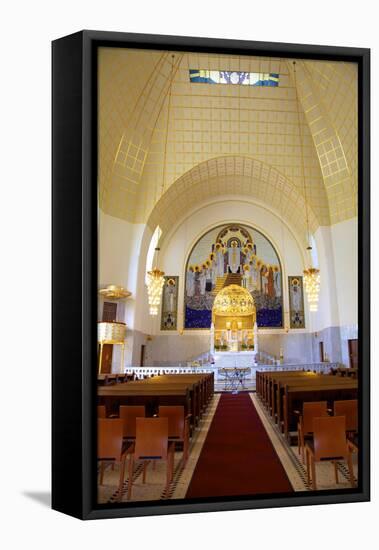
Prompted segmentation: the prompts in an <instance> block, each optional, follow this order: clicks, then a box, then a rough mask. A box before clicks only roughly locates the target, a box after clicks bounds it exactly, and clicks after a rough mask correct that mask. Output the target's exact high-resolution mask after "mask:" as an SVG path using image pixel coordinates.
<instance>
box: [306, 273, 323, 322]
mask: <svg viewBox="0 0 379 550" xmlns="http://www.w3.org/2000/svg"><path fill="white" fill-rule="evenodd" d="M303 273H304V285H305V291H306V293H307V298H308V304H309V310H310V311H317V309H318V295H319V292H320V270H319V269H316V268H315V267H308V269H304V272H303Z"/></svg>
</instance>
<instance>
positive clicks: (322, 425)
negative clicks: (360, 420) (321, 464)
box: [313, 416, 348, 460]
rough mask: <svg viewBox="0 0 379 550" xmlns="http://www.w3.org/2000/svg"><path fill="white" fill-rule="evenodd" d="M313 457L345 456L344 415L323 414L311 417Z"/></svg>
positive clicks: (317, 458) (330, 457)
mask: <svg viewBox="0 0 379 550" xmlns="http://www.w3.org/2000/svg"><path fill="white" fill-rule="evenodd" d="M313 443H314V450H315V459H316V460H322V459H332V458H341V457H346V456H347V453H348V450H347V441H346V424H345V417H344V416H323V417H319V418H314V419H313Z"/></svg>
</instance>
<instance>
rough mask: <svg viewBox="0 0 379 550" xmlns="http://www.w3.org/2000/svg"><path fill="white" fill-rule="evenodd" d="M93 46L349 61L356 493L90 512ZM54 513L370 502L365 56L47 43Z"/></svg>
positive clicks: (103, 511) (94, 41)
mask: <svg viewBox="0 0 379 550" xmlns="http://www.w3.org/2000/svg"><path fill="white" fill-rule="evenodd" d="M100 46H108V47H112V46H113V47H126V48H140V49H160V50H165V49H166V50H181V51H183V50H185V51H192V52H198V51H199V52H213V53H223V54H242V55H270V56H280V57H289V56H291V57H297V58H303V59H322V60H338V61H349V62H355V63H357V64H358V80H359V125H358V133H359V209H358V213H359V217H358V223H359V232H358V246H359V266H362V265H364V266H365V269H359V278H358V288H359V308H358V311H359V318H358V321H359V322H358V336H359V343H360V346H359V365H360V372H359V407H360V409H359V413H360V414H359V418H360V434H361V435H360V437H361V440H360V443H361V444H360V451H359V453H360V454H359V465H360V472H359V485H358V487H357V488H356V489H351V490H350V489H349V490H343V491H339V492H338V493H337V492H333V491H322V492H320V494H314V493H307V494H305V493H295V494H291V496H286V495H283V494H271V495H268V496H267V497H262V496H257V497H248V498H241V497H238V498H232V497H231V498H228V499H224V500H219V499H216V498H210V499H208V500H207V501H206V502H204V501H188V500H186V501H175V502H174V501H166V502H164V501H158V502H157V503H156V504H155V503H148V504H144V503H131V504H130V505H126V504H125V503H122V504H113V505H111V506H109V505H102V506H101V505H97V504H96V414H95V407H96V369H94V368H92V366H93V365H94V364H96V354H97V347H96V341H97V337H96V321H97V318H96V317H97V95H96V93H97V81H96V74H97V70H96V68H97V64H96V52H97V48H98V47H100ZM52 75H53V77H52V97H53V106H52V111H53V112H52V115H53V123H52V142H53V143H52V157H53V168H52V181H53V196H52V214H53V224H52V235H53V249H52V258H53V262H52V278H53V290H52V303H53V311H52V317H53V319H52V320H53V328H52V345H53V352H52V376H53V382H52V440H53V443H52V507H53V509H55V510H58V511H60V512H64V513H66V514H69V515H72V516H75V517H77V518H81V519H97V518H115V517H126V516H146V515H156V514H178V513H189V512H206V511H218V510H242V509H250V508H268V507H282V506H301V505H315V504H328V503H342V502H362V501H368V500H369V499H370V275H369V274H370V50H369V49H363V48H350V47H335V46H314V45H301V44H284V43H266V42H253V41H251V42H250V41H240V40H226V39H221V40H220V39H209V38H193V37H191V38H190V37H178V36H160V35H145V34H130V33H119V32H102V31H90V30H85V31H81V32H78V33H75V34H72V35H70V36H66V37H63V38H61V39H58V40H55V41H54V42H53V43H52Z"/></svg>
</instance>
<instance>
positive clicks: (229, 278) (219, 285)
mask: <svg viewBox="0 0 379 550" xmlns="http://www.w3.org/2000/svg"><path fill="white" fill-rule="evenodd" d="M241 281H242V275H240V274H239V273H227V274H226V275H223V276H222V277H217V279H216V285H215V287H214V289H213V290H212V294H213V295H214V296H216V295H217V294H218V293H219V292H220V290H222V289H223V288H224V287H226V286H229V285H238V286H241Z"/></svg>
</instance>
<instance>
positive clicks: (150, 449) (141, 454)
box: [127, 418, 175, 500]
mask: <svg viewBox="0 0 379 550" xmlns="http://www.w3.org/2000/svg"><path fill="white" fill-rule="evenodd" d="M174 452H175V443H173V442H171V443H170V442H169V441H168V418H137V419H136V440H135V443H133V445H132V447H131V448H130V449H128V454H129V455H130V456H129V476H128V479H129V483H128V497H127V498H128V500H130V497H131V495H132V485H133V469H134V463H135V462H136V461H137V460H143V474H142V483H146V470H147V465H148V463H149V462H150V461H153V462H155V461H157V460H165V461H167V466H166V489H168V487H169V485H170V483H171V481H172V478H173V474H174Z"/></svg>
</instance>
